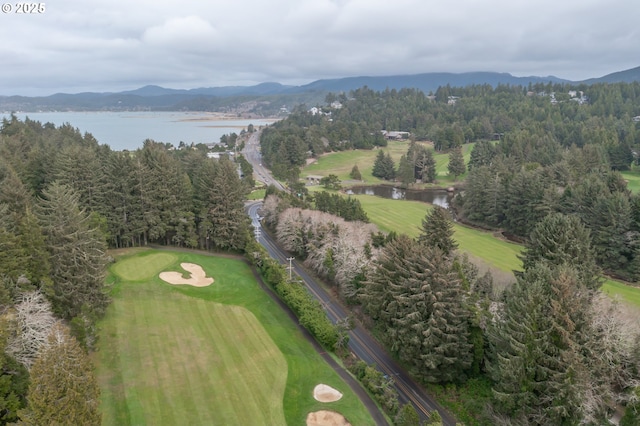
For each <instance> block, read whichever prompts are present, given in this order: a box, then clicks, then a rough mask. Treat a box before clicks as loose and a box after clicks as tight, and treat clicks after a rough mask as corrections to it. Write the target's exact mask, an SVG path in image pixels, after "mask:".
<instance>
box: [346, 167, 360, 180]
mask: <svg viewBox="0 0 640 426" xmlns="http://www.w3.org/2000/svg"><path fill="white" fill-rule="evenodd" d="M349 177H350V178H351V179H353V180H362V174H361V173H360V169H358V165H357V164H354V165H353V168H352V169H351V173H349Z"/></svg>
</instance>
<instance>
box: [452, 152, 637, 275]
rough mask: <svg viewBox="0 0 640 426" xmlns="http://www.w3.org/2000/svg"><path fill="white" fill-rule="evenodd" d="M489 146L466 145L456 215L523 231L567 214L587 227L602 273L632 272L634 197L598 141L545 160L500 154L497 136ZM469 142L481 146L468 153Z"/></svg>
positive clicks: (515, 232)
mask: <svg viewBox="0 0 640 426" xmlns="http://www.w3.org/2000/svg"><path fill="white" fill-rule="evenodd" d="M494 148H495V149H487V147H486V146H483V145H481V144H478V145H476V146H475V147H474V149H473V151H472V162H470V164H469V166H470V167H471V170H470V172H469V175H468V177H467V179H466V187H465V191H464V193H463V194H462V196H460V197H458V198H457V199H456V200H455V201H456V205H457V207H458V212H459V214H460V218H462V219H464V220H467V221H469V222H471V223H474V224H479V225H482V226H489V227H494V228H502V229H503V230H504V231H506V232H507V233H509V234H512V235H515V236H517V237H519V238H521V239H526V238H527V237H528V236H529V234H530V233H531V231H532V230H533V228H534V227H535V225H536V224H537V223H538V222H539V221H540V220H542V219H543V218H544V217H546V216H547V215H548V214H550V213H554V212H558V213H564V214H569V215H575V216H577V217H578V218H579V219H580V220H581V221H582V223H583V224H585V225H586V226H587V228H588V229H589V230H590V231H591V236H592V239H593V244H594V249H595V256H596V259H597V261H598V264H599V265H600V266H601V267H602V268H603V269H604V270H605V271H606V272H607V273H609V274H613V275H616V276H619V277H622V278H624V279H627V280H630V281H637V280H639V279H640V269H639V268H638V267H639V265H640V257H639V252H638V248H639V245H638V243H639V242H640V234H639V231H640V222H639V221H638V220H639V219H640V214H639V210H638V209H639V208H640V202H639V201H640V198H639V197H638V195H636V194H632V193H631V192H630V191H629V190H628V189H627V187H626V183H625V180H624V178H623V177H622V175H621V174H620V173H619V172H618V171H615V170H611V169H610V167H609V164H608V163H607V161H606V152H605V151H604V150H603V149H602V148H601V147H599V146H597V145H586V146H585V147H583V148H577V147H572V148H569V149H568V150H565V151H564V152H562V154H561V155H560V156H559V157H558V160H557V161H555V162H553V163H550V164H549V165H547V166H543V165H541V164H539V163H525V164H521V163H519V162H518V160H517V159H515V158H514V157H511V156H505V155H504V154H501V153H500V152H499V150H500V148H501V144H498V145H497V146H496V147H494ZM476 149H479V150H481V151H482V153H478V154H477V155H474V154H473V153H474V152H475V151H476ZM473 160H475V161H473Z"/></svg>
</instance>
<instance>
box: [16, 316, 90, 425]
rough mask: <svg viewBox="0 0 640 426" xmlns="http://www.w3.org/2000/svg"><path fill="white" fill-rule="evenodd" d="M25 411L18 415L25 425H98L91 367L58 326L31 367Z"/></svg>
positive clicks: (76, 346)
mask: <svg viewBox="0 0 640 426" xmlns="http://www.w3.org/2000/svg"><path fill="white" fill-rule="evenodd" d="M27 401H28V404H27V408H26V409H25V410H23V411H21V412H20V418H21V420H22V423H24V424H27V425H51V424H69V425H99V424H100V422H101V416H100V388H99V387H98V383H97V381H96V379H95V377H94V375H93V364H92V363H91V360H90V359H89V357H88V356H87V354H86V353H85V352H84V350H83V349H82V348H81V347H80V345H79V344H78V342H77V341H76V340H75V339H74V338H73V337H72V336H71V335H70V334H69V331H68V330H67V329H66V328H65V327H64V326H62V325H61V324H58V325H57V326H55V327H54V329H53V330H52V332H51V334H50V336H49V344H48V346H47V348H46V349H44V350H43V351H42V352H41V353H40V355H39V356H38V358H37V359H36V361H35V363H34V364H33V367H32V368H31V383H30V384H29V391H28V394H27Z"/></svg>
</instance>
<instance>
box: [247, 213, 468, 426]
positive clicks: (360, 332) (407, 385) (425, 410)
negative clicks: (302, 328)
mask: <svg viewBox="0 0 640 426" xmlns="http://www.w3.org/2000/svg"><path fill="white" fill-rule="evenodd" d="M261 205H262V203H260V202H255V203H252V204H250V205H248V207H247V213H248V214H249V216H250V217H251V221H252V224H253V227H254V229H256V230H258V231H257V232H256V235H257V237H258V242H259V243H260V244H262V245H263V246H264V247H265V248H266V249H267V251H268V252H269V255H270V256H271V257H273V258H274V259H276V260H278V261H279V262H280V263H283V264H286V266H287V267H288V266H289V260H288V258H289V257H291V256H290V255H289V254H288V253H286V252H285V251H284V250H282V249H281V248H280V246H279V245H278V244H277V243H276V242H275V241H274V239H273V238H272V237H271V236H270V235H269V233H268V232H266V230H265V229H264V228H263V227H262V224H261V223H260V221H259V220H258V219H257V215H258V210H259V208H260V206H261ZM291 266H292V268H293V271H295V273H296V274H297V275H298V276H299V277H300V278H302V280H303V281H304V283H305V284H306V286H307V289H308V290H309V292H310V293H311V294H312V295H313V296H314V297H315V298H316V299H318V301H320V303H321V304H322V306H323V307H324V308H325V310H326V312H327V315H328V316H329V318H330V319H331V321H332V322H334V323H335V322H336V321H337V320H338V319H340V318H346V317H347V316H348V312H347V310H346V309H345V308H344V307H343V306H342V305H341V304H340V303H338V301H337V300H335V299H334V298H333V297H331V296H330V295H329V294H328V293H327V292H326V290H325V289H324V288H323V287H322V286H321V285H320V284H318V282H317V281H316V279H315V278H313V277H312V276H311V275H310V274H309V273H308V272H307V271H306V269H305V268H304V267H303V266H302V265H300V264H299V263H298V262H296V261H295V260H294V261H292V262H291ZM349 349H350V350H351V351H352V352H353V353H354V354H355V355H356V356H357V357H358V358H360V359H362V360H363V361H365V362H366V363H367V364H373V365H375V366H376V367H377V368H378V370H380V371H381V372H383V373H384V374H387V375H388V376H389V377H393V381H394V385H395V387H396V389H397V391H398V395H399V399H400V403H401V404H405V403H407V402H411V403H412V404H413V406H414V407H415V408H416V411H417V412H418V414H419V415H420V417H421V418H422V419H427V418H428V417H429V413H430V412H431V411H433V410H438V412H439V413H440V416H441V417H442V423H443V425H446V426H449V425H450V426H455V424H456V421H455V418H454V417H453V416H452V415H451V414H449V413H448V412H447V411H445V410H444V409H443V408H442V407H441V406H440V405H439V404H438V403H437V402H436V401H435V400H434V399H433V398H432V397H431V396H430V395H428V394H427V392H426V391H425V390H424V389H423V388H422V387H421V386H420V385H419V384H418V383H416V382H415V380H413V379H412V378H411V377H410V376H409V375H408V374H407V373H406V372H405V371H404V370H403V369H402V368H401V367H400V366H399V365H398V364H397V363H396V361H395V360H393V359H392V358H391V356H390V355H389V354H387V352H386V351H385V350H384V349H383V348H382V347H381V346H380V345H379V344H378V342H377V341H376V340H375V339H374V338H373V337H371V335H370V334H369V333H368V332H367V331H366V330H365V329H364V328H363V327H362V326H360V325H357V326H356V328H355V329H353V330H352V331H350V332H349Z"/></svg>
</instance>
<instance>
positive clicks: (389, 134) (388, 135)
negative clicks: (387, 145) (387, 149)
mask: <svg viewBox="0 0 640 426" xmlns="http://www.w3.org/2000/svg"><path fill="white" fill-rule="evenodd" d="M382 136H384V137H385V139H389V140H395V141H401V140H404V139H409V136H411V133H409V132H394V131H387V130H382Z"/></svg>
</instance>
